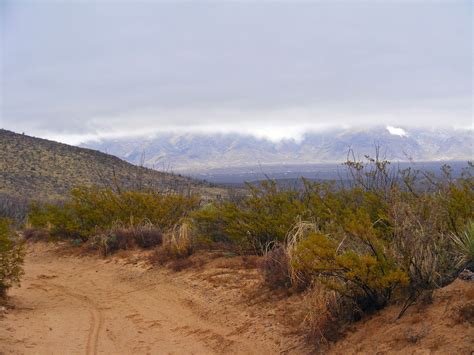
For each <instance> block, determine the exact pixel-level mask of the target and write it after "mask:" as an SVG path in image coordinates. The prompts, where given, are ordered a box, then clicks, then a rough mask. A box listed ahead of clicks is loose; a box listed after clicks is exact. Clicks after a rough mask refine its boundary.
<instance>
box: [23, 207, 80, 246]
mask: <svg viewBox="0 0 474 355" xmlns="http://www.w3.org/2000/svg"><path fill="white" fill-rule="evenodd" d="M28 226H31V227H32V228H35V229H42V230H47V231H48V233H49V234H50V235H51V236H52V237H64V238H71V239H77V238H83V239H86V237H85V234H84V231H83V230H81V228H80V224H79V221H78V219H77V217H76V215H75V214H74V211H73V210H72V209H71V208H69V206H68V205H64V204H39V203H33V204H32V205H31V206H30V212H29V214H28Z"/></svg>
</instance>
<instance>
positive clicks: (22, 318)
mask: <svg viewBox="0 0 474 355" xmlns="http://www.w3.org/2000/svg"><path fill="white" fill-rule="evenodd" d="M10 295H11V296H12V303H13V304H15V309H13V310H10V311H9V312H8V313H7V314H6V316H5V317H4V318H0V353H2V351H3V352H4V353H7V354H9V353H13V354H17V353H18V354H24V353H35V354H51V353H53V354H138V353H140V354H146V353H153V354H157V353H159V354H191V353H194V354H212V353H245V354H270V353H281V352H286V351H287V350H288V348H292V347H293V348H294V346H292V343H291V341H289V342H287V343H285V339H281V337H279V336H275V334H274V332H273V334H270V331H269V332H268V333H267V332H266V331H265V325H264V324H257V325H256V324H255V319H252V318H251V315H249V314H248V313H246V312H243V311H242V309H238V308H235V307H223V306H222V303H221V302H219V300H216V299H215V297H213V296H212V294H210V293H206V292H204V291H202V290H200V288H199V285H192V284H191V285H189V284H184V283H183V282H181V281H180V280H179V278H176V277H175V276H173V274H172V273H170V272H166V271H163V270H162V271H159V270H158V271H155V270H152V271H146V272H145V271H144V270H143V269H141V268H140V266H134V267H126V266H124V265H122V264H117V263H114V262H110V260H102V259H100V258H96V257H87V258H84V257H82V258H79V257H71V256H59V255H58V254H57V252H55V251H54V250H51V247H45V246H42V245H36V246H33V247H31V248H30V250H29V253H28V256H27V258H26V262H25V276H24V278H23V282H22V286H21V287H20V288H14V289H12V290H11V291H10ZM256 327H257V328H258V327H261V329H259V330H258V331H253V330H254V329H257V328H256ZM268 327H269V328H268V329H269V330H271V329H272V326H271V325H269V326H268Z"/></svg>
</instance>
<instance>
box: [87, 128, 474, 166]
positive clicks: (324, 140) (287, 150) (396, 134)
mask: <svg viewBox="0 0 474 355" xmlns="http://www.w3.org/2000/svg"><path fill="white" fill-rule="evenodd" d="M473 142H474V139H473V130H472V129H422V128H411V129H410V128H394V127H374V128H361V129H353V128H351V129H331V130H326V131H321V132H307V133H305V134H303V135H302V137H301V138H300V139H299V140H296V139H283V140H279V141H273V140H269V139H265V138H258V137H255V136H253V135H246V134H237V133H159V134H155V135H153V136H151V137H139V138H120V139H105V140H101V141H91V142H87V143H84V144H83V145H82V146H84V147H88V148H92V149H97V150H100V151H103V152H107V153H109V154H113V155H116V156H118V157H120V158H122V159H124V160H127V161H129V162H131V163H134V164H143V165H144V166H148V167H153V168H156V169H159V170H162V169H164V170H168V171H176V172H199V171H205V170H206V169H214V168H225V167H243V166H255V165H259V164H260V165H277V164H318V163H339V162H343V161H346V160H347V157H348V153H349V151H352V152H354V154H355V156H356V157H363V156H364V155H366V154H369V155H374V152H375V147H376V146H378V147H380V151H381V153H382V155H383V156H384V157H385V158H386V159H389V160H392V161H444V160H446V161H447V160H472V159H473V157H474V145H473Z"/></svg>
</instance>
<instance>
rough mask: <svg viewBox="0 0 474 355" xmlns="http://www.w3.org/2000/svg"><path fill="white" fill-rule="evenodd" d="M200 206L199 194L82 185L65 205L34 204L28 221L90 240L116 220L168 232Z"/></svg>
mask: <svg viewBox="0 0 474 355" xmlns="http://www.w3.org/2000/svg"><path fill="white" fill-rule="evenodd" d="M198 206H199V199H198V198H197V197H196V196H183V195H165V194H158V193H153V192H142V191H125V192H120V193H117V192H114V191H112V190H108V189H98V188H79V189H74V190H73V191H72V192H71V198H70V200H68V201H67V202H65V203H64V204H62V205H52V204H46V205H39V204H33V205H32V206H31V209H30V213H29V215H28V222H29V224H30V225H31V226H32V227H35V228H47V229H48V230H49V232H50V233H51V235H53V236H57V237H65V238H73V239H77V238H80V239H82V240H87V239H88V238H90V237H91V236H94V235H97V234H101V233H104V232H106V231H108V230H109V229H110V228H112V227H114V226H115V225H116V224H117V223H122V224H124V225H128V226H138V225H141V224H143V223H145V222H150V223H151V224H153V225H154V226H155V227H157V228H159V229H160V230H161V231H166V230H167V229H170V228H172V227H173V226H174V225H175V224H176V223H177V222H178V221H179V220H180V219H181V218H182V217H183V216H185V215H187V214H188V213H189V212H190V211H192V210H193V209H196V208H197V207H198ZM112 239H113V238H112ZM144 243H146V241H144Z"/></svg>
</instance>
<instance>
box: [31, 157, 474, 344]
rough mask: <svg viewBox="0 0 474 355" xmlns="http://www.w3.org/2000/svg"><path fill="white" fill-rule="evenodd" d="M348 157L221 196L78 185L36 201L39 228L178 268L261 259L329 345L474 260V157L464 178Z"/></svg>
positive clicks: (267, 279) (315, 338)
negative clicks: (343, 171) (284, 181)
mask: <svg viewBox="0 0 474 355" xmlns="http://www.w3.org/2000/svg"><path fill="white" fill-rule="evenodd" d="M346 166H347V169H348V170H347V171H348V177H349V179H345V180H344V181H343V182H341V183H338V182H337V181H336V182H327V183H314V182H309V181H303V186H304V188H303V189H282V188H280V187H279V186H278V185H277V184H276V183H275V182H272V181H264V182H262V183H259V184H254V185H249V186H248V192H247V194H246V195H238V196H234V197H233V198H229V199H225V200H214V201H208V200H205V201H203V200H200V199H199V196H197V195H182V194H177V193H166V194H163V193H155V192H144V191H116V190H115V191H114V190H111V189H100V188H78V189H74V190H73V191H72V192H71V195H70V198H69V199H68V200H66V201H65V202H63V203H61V204H51V203H46V204H45V203H36V204H33V205H32V206H31V209H30V212H29V215H28V220H27V225H28V227H29V228H28V229H27V234H28V235H32V236H35V238H36V239H38V238H37V236H38V235H43V238H55V239H56V240H58V239H59V240H69V241H70V242H71V243H72V244H76V246H78V247H81V248H83V249H89V250H90V249H95V250H98V251H99V252H100V254H101V255H103V256H107V255H110V254H113V253H114V252H116V251H118V250H134V249H136V248H142V249H152V250H153V251H152V252H151V255H150V259H149V260H150V261H151V262H152V263H154V264H155V265H168V266H169V267H170V268H171V269H172V270H175V271H181V270H183V269H186V268H193V267H196V268H199V267H202V265H204V264H206V263H207V262H208V261H209V260H212V259H213V258H215V257H219V255H220V256H222V255H225V254H226V253H228V254H229V255H236V256H241V257H246V258H247V257H254V258H257V260H258V261H257V262H256V263H255V264H254V265H255V267H256V268H257V270H259V271H260V273H261V277H262V280H264V284H265V285H266V286H265V287H268V288H269V289H270V290H275V291H278V290H287V291H286V292H289V294H299V295H301V297H302V299H303V300H304V302H302V303H300V307H299V308H300V311H301V309H305V310H306V311H305V316H304V317H302V318H300V327H299V331H300V332H302V333H305V334H306V335H307V336H308V339H310V342H311V343H313V344H316V345H317V346H318V347H321V346H327V345H328V344H329V343H330V342H333V341H336V340H338V339H340V338H341V337H342V336H343V335H344V334H345V329H347V327H349V326H350V325H351V324H352V323H354V322H355V321H357V320H360V319H362V318H364V317H366V316H367V315H369V314H374V313H376V312H378V311H380V310H381V309H383V308H385V307H387V306H391V307H396V308H398V317H399V318H400V317H403V315H404V314H405V313H406V312H407V310H408V309H409V308H410V307H412V306H413V305H415V304H418V303H419V302H424V301H423V300H427V299H430V298H431V297H432V294H433V291H435V290H437V289H439V288H441V287H443V286H446V285H448V284H450V283H451V282H452V281H453V280H454V279H455V278H456V277H457V276H458V274H459V273H460V272H461V271H462V270H463V269H464V268H469V267H472V263H473V258H472V243H473V239H472V238H473V234H472V226H473V216H474V213H473V212H474V211H473V208H474V207H473V206H474V189H473V187H474V181H473V177H472V169H473V166H472V164H470V163H469V164H468V165H467V166H466V168H465V169H464V171H463V175H462V177H460V178H456V179H454V178H453V177H452V176H451V174H450V169H449V167H448V166H445V167H444V168H443V169H442V171H441V172H440V174H438V175H434V174H428V173H426V172H423V171H415V170H412V169H406V170H398V169H396V168H392V167H391V165H390V163H389V162H388V161H384V160H380V159H379V158H370V157H367V159H366V160H365V161H348V162H347V163H346ZM348 181H349V182H350V183H348ZM34 231H36V234H35V232H34ZM206 253H207V254H206ZM212 253H214V254H213V255H214V256H212V257H211V256H210V255H212ZM216 253H217V254H216ZM205 255H207V256H205ZM278 292H279V291H278Z"/></svg>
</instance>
